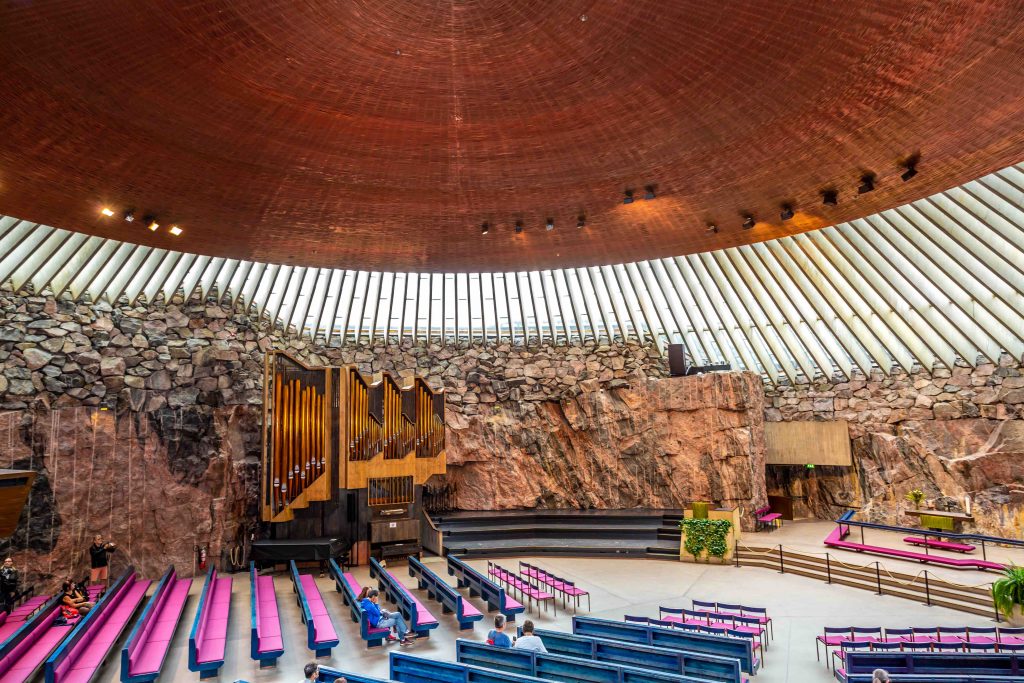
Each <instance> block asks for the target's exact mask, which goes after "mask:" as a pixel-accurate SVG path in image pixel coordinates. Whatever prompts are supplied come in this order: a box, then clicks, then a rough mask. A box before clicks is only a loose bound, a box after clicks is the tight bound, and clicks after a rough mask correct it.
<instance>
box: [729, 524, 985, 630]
mask: <svg viewBox="0 0 1024 683" xmlns="http://www.w3.org/2000/svg"><path fill="white" fill-rule="evenodd" d="M844 523H845V522H844ZM734 563H735V565H736V566H737V567H741V566H750V567H764V568H767V569H775V570H777V571H779V573H781V574H796V575H799V576H804V577H807V578H812V579H819V580H821V581H824V582H826V583H829V584H833V583H835V584H840V585H843V586H849V587H851V588H860V589H863V590H871V591H874V592H875V593H877V594H878V595H892V596H895V597H900V598H905V599H907V600H914V601H916V602H923V603H924V604H926V605H936V606H938V607H946V608H948V609H953V610H957V611H960V612H967V613H970V614H976V615H979V616H985V617H993V618H994V619H995V620H996V621H1000V620H1001V617H1000V615H999V611H998V610H997V609H996V607H995V603H994V602H993V601H992V584H991V583H983V584H976V585H969V584H962V583H956V582H954V581H949V580H948V579H943V578H940V577H938V576H936V575H935V574H934V573H930V572H929V571H928V570H927V569H924V570H922V571H919V572H918V573H917V574H914V575H913V576H911V575H910V574H905V573H902V572H899V571H895V572H894V571H889V570H888V569H886V568H885V567H883V566H882V565H881V563H880V562H877V561H876V562H871V563H869V564H865V565H851V564H847V563H846V562H843V561H842V560H839V559H838V558H837V557H836V556H835V554H833V553H828V552H825V553H809V552H801V551H796V550H791V549H788V548H785V547H784V546H783V545H781V544H779V545H777V546H775V547H772V548H766V547H758V546H748V545H745V544H743V543H740V542H739V541H736V544H735V553H734Z"/></svg>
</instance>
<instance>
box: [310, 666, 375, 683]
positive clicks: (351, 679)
mask: <svg viewBox="0 0 1024 683" xmlns="http://www.w3.org/2000/svg"><path fill="white" fill-rule="evenodd" d="M339 678H344V679H345V680H346V681H348V683H388V680H387V679H386V678H371V677H370V676H361V675H359V674H354V673H350V672H348V671H342V670H341V669H335V668H333V667H329V666H321V667H320V678H319V680H320V681H321V683H334V681H336V680H338V679H339Z"/></svg>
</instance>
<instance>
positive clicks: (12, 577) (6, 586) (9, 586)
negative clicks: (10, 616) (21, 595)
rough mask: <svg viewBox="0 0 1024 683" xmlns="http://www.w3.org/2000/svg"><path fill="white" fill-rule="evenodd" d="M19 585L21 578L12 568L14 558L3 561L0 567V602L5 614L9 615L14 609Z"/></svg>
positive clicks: (13, 567)
mask: <svg viewBox="0 0 1024 683" xmlns="http://www.w3.org/2000/svg"><path fill="white" fill-rule="evenodd" d="M20 583H21V577H20V576H19V575H18V570H17V569H16V568H15V566H14V558H11V557H8V558H7V559H6V560H4V566H3V567H0V601H2V603H3V609H4V611H5V612H8V613H10V611H11V610H12V609H14V603H15V601H16V600H17V599H18V589H19V584H20Z"/></svg>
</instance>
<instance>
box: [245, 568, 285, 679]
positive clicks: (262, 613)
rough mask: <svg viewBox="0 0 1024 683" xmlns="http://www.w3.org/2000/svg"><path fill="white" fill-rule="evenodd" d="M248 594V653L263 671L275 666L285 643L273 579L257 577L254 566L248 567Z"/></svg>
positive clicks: (282, 652)
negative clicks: (249, 606) (249, 615)
mask: <svg viewBox="0 0 1024 683" xmlns="http://www.w3.org/2000/svg"><path fill="white" fill-rule="evenodd" d="M249 590H250V604H251V610H252V612H251V620H250V622H251V623H250V647H249V650H250V655H251V656H252V658H253V659H255V660H256V661H257V662H259V663H260V668H261V669H263V668H266V667H268V666H274V665H275V664H277V658H278V657H280V656H281V655H283V654H284V641H283V639H282V638H281V616H280V614H279V613H278V611H277V589H276V588H275V587H274V577H272V576H260V575H259V573H258V572H257V571H256V563H255V562H250V563H249Z"/></svg>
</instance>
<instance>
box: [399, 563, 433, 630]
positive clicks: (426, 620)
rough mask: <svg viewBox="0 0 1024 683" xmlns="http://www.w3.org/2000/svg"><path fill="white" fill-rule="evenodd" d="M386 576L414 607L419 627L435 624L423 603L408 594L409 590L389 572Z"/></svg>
mask: <svg viewBox="0 0 1024 683" xmlns="http://www.w3.org/2000/svg"><path fill="white" fill-rule="evenodd" d="M388 576H390V577H391V580H392V581H394V582H395V585H396V586H398V587H399V588H400V589H401V590H402V592H404V593H405V594H406V596H407V597H408V598H409V599H410V600H411V601H412V602H413V604H415V605H416V616H417V617H418V618H419V624H420V625H423V624H436V623H437V619H435V618H434V615H433V614H431V613H430V610H428V609H427V608H426V607H424V606H423V603H422V602H420V601H419V600H418V599H417V598H416V596H415V595H413V594H412V593H410V592H409V589H408V588H406V587H405V586H404V585H403V584H402V582H401V581H399V580H398V577H397V576H395V575H394V574H392V573H391V572H388Z"/></svg>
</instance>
